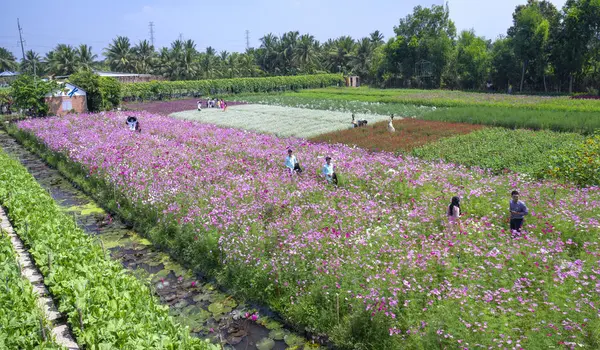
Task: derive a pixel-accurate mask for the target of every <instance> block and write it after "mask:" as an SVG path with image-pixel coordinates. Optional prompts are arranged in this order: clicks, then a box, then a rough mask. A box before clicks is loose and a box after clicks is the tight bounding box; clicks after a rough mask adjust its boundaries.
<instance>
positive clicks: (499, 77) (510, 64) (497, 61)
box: [490, 37, 521, 89]
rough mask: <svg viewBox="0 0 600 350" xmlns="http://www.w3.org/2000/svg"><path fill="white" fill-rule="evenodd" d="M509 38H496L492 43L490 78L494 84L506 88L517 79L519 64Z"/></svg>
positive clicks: (518, 77) (518, 76)
mask: <svg viewBox="0 0 600 350" xmlns="http://www.w3.org/2000/svg"><path fill="white" fill-rule="evenodd" d="M511 40H512V39H511V38H504V37H503V38H498V39H497V40H496V41H494V44H493V45H492V51H491V53H490V56H491V78H492V81H493V82H494V85H496V86H498V87H500V88H502V89H506V88H508V86H510V85H512V84H515V83H516V82H518V81H519V79H520V77H521V74H520V70H521V69H520V68H521V67H520V64H519V59H518V58H517V57H516V56H515V52H514V50H513V44H512V43H511Z"/></svg>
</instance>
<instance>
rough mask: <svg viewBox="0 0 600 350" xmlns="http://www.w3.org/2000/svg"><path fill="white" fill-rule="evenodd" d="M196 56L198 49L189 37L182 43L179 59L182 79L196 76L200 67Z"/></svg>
mask: <svg viewBox="0 0 600 350" xmlns="http://www.w3.org/2000/svg"><path fill="white" fill-rule="evenodd" d="M197 57H198V51H197V50H196V44H195V43H194V41H193V40H191V39H188V40H186V41H185V42H184V43H183V51H182V55H181V61H180V64H181V66H182V72H183V76H184V79H195V78H197V77H198V73H199V71H200V70H199V68H200V67H199V65H198V60H197Z"/></svg>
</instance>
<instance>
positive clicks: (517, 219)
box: [509, 191, 529, 233]
mask: <svg viewBox="0 0 600 350" xmlns="http://www.w3.org/2000/svg"><path fill="white" fill-rule="evenodd" d="M510 195H511V196H512V200H511V201H510V203H509V210H510V230H511V231H513V232H514V231H517V232H519V233H520V232H521V228H522V227H523V219H524V218H525V215H527V214H529V210H527V206H526V205H525V203H523V201H520V200H519V192H518V191H512V193H511V194H510Z"/></svg>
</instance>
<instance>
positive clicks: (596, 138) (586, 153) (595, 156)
mask: <svg viewBox="0 0 600 350" xmlns="http://www.w3.org/2000/svg"><path fill="white" fill-rule="evenodd" d="M550 159H551V162H552V163H553V164H552V165H551V166H550V167H549V169H548V170H547V174H549V175H550V176H552V177H555V178H559V179H566V180H568V181H572V182H574V183H576V184H578V185H580V186H597V185H600V131H596V133H595V134H594V135H593V136H591V137H588V138H586V139H585V140H583V141H582V142H580V143H579V144H577V145H575V146H574V147H570V148H561V149H558V150H556V151H554V152H553V153H552V155H551V156H550Z"/></svg>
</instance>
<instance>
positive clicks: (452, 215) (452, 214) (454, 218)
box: [448, 197, 460, 223]
mask: <svg viewBox="0 0 600 350" xmlns="http://www.w3.org/2000/svg"><path fill="white" fill-rule="evenodd" d="M459 217H460V198H458V197H452V202H451V203H450V205H449V206H448V221H450V222H451V223H455V222H458V218H459Z"/></svg>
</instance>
